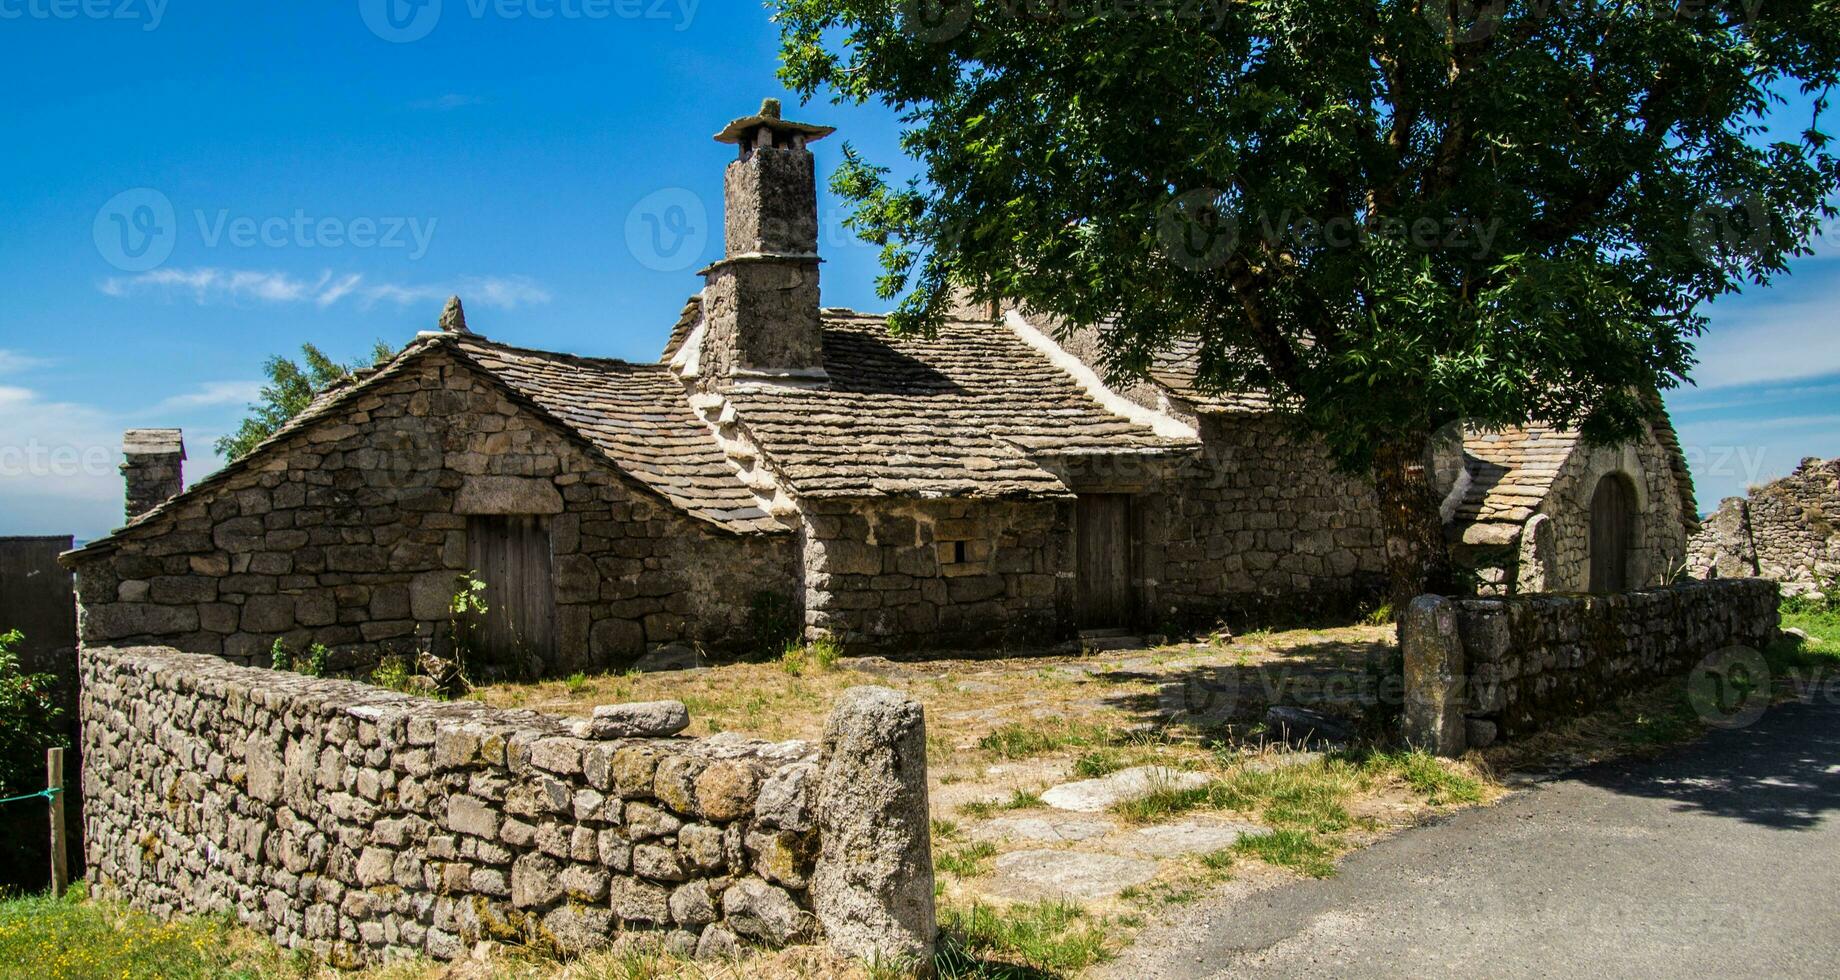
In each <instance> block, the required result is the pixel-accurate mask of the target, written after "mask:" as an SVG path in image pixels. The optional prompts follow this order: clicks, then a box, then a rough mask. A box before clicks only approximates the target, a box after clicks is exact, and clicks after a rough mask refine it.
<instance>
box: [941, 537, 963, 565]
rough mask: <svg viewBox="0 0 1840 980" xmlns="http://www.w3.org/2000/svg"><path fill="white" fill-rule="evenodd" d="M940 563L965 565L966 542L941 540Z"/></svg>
mask: <svg viewBox="0 0 1840 980" xmlns="http://www.w3.org/2000/svg"><path fill="white" fill-rule="evenodd" d="M939 563H940V564H941V565H963V564H964V563H965V542H963V541H941V542H939Z"/></svg>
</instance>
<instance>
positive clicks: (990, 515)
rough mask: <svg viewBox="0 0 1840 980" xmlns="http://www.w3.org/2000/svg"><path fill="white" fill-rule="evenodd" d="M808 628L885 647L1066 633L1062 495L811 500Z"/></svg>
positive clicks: (1066, 512)
mask: <svg viewBox="0 0 1840 980" xmlns="http://www.w3.org/2000/svg"><path fill="white" fill-rule="evenodd" d="M802 506H803V508H804V521H805V529H804V556H805V593H804V598H805V624H806V629H807V633H808V634H809V635H813V636H818V635H824V636H830V637H833V638H835V639H837V640H839V641H841V642H842V643H844V644H845V645H846V646H873V647H878V648H884V649H901V648H910V647H951V646H988V645H991V644H993V643H1006V642H1018V643H1021V642H1032V643H1035V644H1040V643H1042V642H1043V641H1044V640H1048V639H1058V638H1060V636H1061V635H1062V634H1070V633H1071V629H1072V627H1071V625H1070V624H1071V615H1072V613H1071V609H1072V603H1073V580H1072V578H1071V576H1070V575H1067V576H1063V575H1060V574H1058V573H1059V572H1060V571H1061V570H1063V569H1071V568H1072V567H1073V560H1072V552H1071V538H1070V530H1069V521H1070V507H1071V504H1069V503H1067V502H1058V501H1047V502H1041V501H1034V502H1008V501H980V500H911V499H904V498H903V499H894V498H890V499H872V500H850V501H822V500H807V501H804V502H803V505H802Z"/></svg>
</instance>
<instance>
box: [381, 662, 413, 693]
mask: <svg viewBox="0 0 1840 980" xmlns="http://www.w3.org/2000/svg"><path fill="white" fill-rule="evenodd" d="M371 683H372V684H375V685H376V686H378V687H381V688H384V689H386V690H390V691H402V692H404V693H408V692H411V691H413V690H415V670H414V669H413V668H411V667H410V666H409V658H407V657H385V658H383V660H382V661H381V662H380V663H378V664H377V669H376V670H373V671H371Z"/></svg>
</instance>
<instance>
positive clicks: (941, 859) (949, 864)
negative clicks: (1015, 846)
mask: <svg viewBox="0 0 1840 980" xmlns="http://www.w3.org/2000/svg"><path fill="white" fill-rule="evenodd" d="M996 856H997V845H995V844H992V843H991V842H990V841H987V840H984V841H978V842H977V843H975V844H972V845H970V846H968V847H959V848H953V849H951V850H942V851H940V852H939V853H938V854H937V855H936V856H935V857H934V859H933V866H934V867H935V868H938V869H939V870H940V871H943V872H945V873H946V874H949V875H952V876H953V877H955V878H977V877H981V876H983V875H986V874H989V873H990V859H991V858H994V857H996Z"/></svg>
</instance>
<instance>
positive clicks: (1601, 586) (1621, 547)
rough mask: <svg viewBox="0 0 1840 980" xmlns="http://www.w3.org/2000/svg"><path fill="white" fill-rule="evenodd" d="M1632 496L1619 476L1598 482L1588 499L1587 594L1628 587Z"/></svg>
mask: <svg viewBox="0 0 1840 980" xmlns="http://www.w3.org/2000/svg"><path fill="white" fill-rule="evenodd" d="M1632 497H1633V495H1632V494H1631V493H1630V492H1629V486H1628V484H1626V483H1625V482H1624V481H1623V479H1622V478H1621V477H1617V476H1606V477H1604V478H1603V479H1602V480H1600V481H1598V484H1597V492H1596V493H1594V494H1592V496H1591V586H1590V587H1591V591H1592V592H1600V593H1606V592H1624V591H1627V590H1628V588H1629V540H1630V537H1631V536H1632V535H1631V528H1630V523H1631V522H1632V521H1633V520H1634V517H1635V515H1634V511H1635V507H1634V501H1633V500H1632V499H1631V498H1632Z"/></svg>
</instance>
